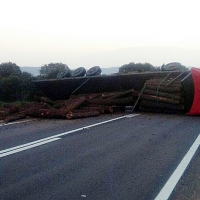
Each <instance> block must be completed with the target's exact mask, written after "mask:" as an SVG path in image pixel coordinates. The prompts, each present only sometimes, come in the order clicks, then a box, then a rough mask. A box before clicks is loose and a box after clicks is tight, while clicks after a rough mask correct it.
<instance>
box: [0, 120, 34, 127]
mask: <svg viewBox="0 0 200 200" xmlns="http://www.w3.org/2000/svg"><path fill="white" fill-rule="evenodd" d="M33 120H34V119H28V120H23V121H18V122H10V123H4V124H0V126H9V125H13V124H21V123H24V122H30V121H33Z"/></svg>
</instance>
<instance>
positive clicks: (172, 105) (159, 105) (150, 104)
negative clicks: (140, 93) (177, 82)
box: [140, 100, 184, 111]
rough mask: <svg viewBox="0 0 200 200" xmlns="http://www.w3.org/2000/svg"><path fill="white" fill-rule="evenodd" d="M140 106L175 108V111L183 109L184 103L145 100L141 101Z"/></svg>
mask: <svg viewBox="0 0 200 200" xmlns="http://www.w3.org/2000/svg"><path fill="white" fill-rule="evenodd" d="M140 106H142V107H145V108H154V109H169V110H176V111H183V110H184V105H175V104H169V103H157V102H153V101H146V100H143V101H141V103H140Z"/></svg>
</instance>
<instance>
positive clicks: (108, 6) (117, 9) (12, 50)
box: [0, 0, 200, 68]
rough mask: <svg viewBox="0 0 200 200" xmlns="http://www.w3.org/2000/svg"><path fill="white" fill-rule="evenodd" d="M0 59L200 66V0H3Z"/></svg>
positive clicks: (25, 63)
mask: <svg viewBox="0 0 200 200" xmlns="http://www.w3.org/2000/svg"><path fill="white" fill-rule="evenodd" d="M0 5H1V11H0V27H1V29H0V63H2V62H8V61H10V62H14V63H16V64H17V65H19V66H35V67H40V66H42V65H44V64H48V63H50V62H54V63H55V62H62V63H65V64H67V65H68V66H69V67H70V68H77V67H80V66H84V67H86V68H90V67H92V66H94V65H99V66H100V67H116V66H117V67H118V66H121V65H123V64H125V63H129V62H150V63H151V64H153V65H155V66H160V65H162V63H167V62H173V61H177V62H181V63H182V64H184V65H187V66H195V67H200V27H199V26H200V1H199V0H0Z"/></svg>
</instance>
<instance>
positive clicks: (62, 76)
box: [57, 68, 71, 78]
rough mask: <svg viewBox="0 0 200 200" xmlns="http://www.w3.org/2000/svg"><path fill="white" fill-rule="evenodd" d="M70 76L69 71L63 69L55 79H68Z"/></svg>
mask: <svg viewBox="0 0 200 200" xmlns="http://www.w3.org/2000/svg"><path fill="white" fill-rule="evenodd" d="M70 75H71V71H70V69H69V68H65V69H64V70H63V71H61V72H59V73H58V74H57V78H66V77H70Z"/></svg>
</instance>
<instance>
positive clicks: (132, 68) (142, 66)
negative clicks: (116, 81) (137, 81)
mask: <svg viewBox="0 0 200 200" xmlns="http://www.w3.org/2000/svg"><path fill="white" fill-rule="evenodd" d="M163 65H164V64H163ZM180 69H181V70H188V68H187V67H185V66H184V65H181V66H180ZM161 70H162V67H154V66H153V65H152V64H150V63H134V62H131V63H129V64H124V65H122V66H121V67H120V68H119V73H131V72H134V73H141V72H157V71H161Z"/></svg>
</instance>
